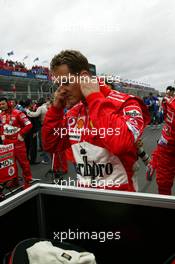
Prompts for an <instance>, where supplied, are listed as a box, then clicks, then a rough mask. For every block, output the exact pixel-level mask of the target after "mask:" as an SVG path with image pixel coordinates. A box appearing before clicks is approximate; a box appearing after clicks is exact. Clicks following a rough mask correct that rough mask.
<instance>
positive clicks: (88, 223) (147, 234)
mask: <svg viewBox="0 0 175 264" xmlns="http://www.w3.org/2000/svg"><path fill="white" fill-rule="evenodd" d="M174 209H175V197H168V196H160V195H150V194H139V193H128V192H116V191H101V190H98V191H97V190H92V189H89V190H87V189H81V188H73V187H67V188H64V189H61V188H59V187H58V186H56V185H55V186H53V185H46V184H36V185H35V186H33V187H31V188H29V189H28V190H25V191H23V192H21V193H20V194H17V195H14V197H12V198H9V199H7V200H6V201H4V202H2V203H1V205H0V226H1V235H0V258H1V260H2V259H3V256H4V254H5V253H7V252H9V251H11V250H12V249H13V247H14V246H15V245H16V244H17V243H18V242H20V241H22V240H24V239H26V238H31V237H38V238H47V239H51V240H53V239H54V240H55V241H60V240H62V241H63V242H70V243H71V242H72V243H73V244H76V245H77V246H81V247H83V248H85V249H86V250H87V251H90V252H92V253H94V255H95V256H96V258H97V262H98V264H107V263H110V264H113V263H114V264H116V263H119V264H120V263H121V264H125V263H126V264H127V263H134V264H137V263H138V264H140V263H145V264H146V263H156V264H159V263H160V264H163V263H164V262H165V261H166V259H168V257H169V256H171V255H172V254H173V253H174V252H175V246H174V243H172V241H174V237H175V228H174V223H175V211H174ZM111 259H113V262H111ZM0 263H2V261H1V262H0Z"/></svg>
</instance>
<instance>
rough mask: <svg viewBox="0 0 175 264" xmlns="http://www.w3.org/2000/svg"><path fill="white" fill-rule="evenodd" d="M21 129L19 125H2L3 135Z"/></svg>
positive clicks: (12, 133) (8, 134) (14, 132)
mask: <svg viewBox="0 0 175 264" xmlns="http://www.w3.org/2000/svg"><path fill="white" fill-rule="evenodd" d="M20 130H21V129H20V128H19V127H14V126H11V125H8V124H6V125H4V135H7V136H10V135H14V134H16V133H18V132H19V131H20Z"/></svg>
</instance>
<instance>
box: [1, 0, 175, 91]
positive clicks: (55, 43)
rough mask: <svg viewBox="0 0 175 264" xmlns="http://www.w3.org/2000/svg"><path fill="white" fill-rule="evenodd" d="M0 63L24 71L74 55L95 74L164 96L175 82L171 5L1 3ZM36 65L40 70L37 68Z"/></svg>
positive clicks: (159, 0) (151, 1)
mask: <svg viewBox="0 0 175 264" xmlns="http://www.w3.org/2000/svg"><path fill="white" fill-rule="evenodd" d="M0 10H1V16H0V23H1V27H0V57H3V58H5V59H6V58H7V52H9V51H11V50H13V51H14V52H15V55H14V56H12V57H11V58H12V59H15V60H19V61H22V60H23V58H24V56H26V55H28V56H29V58H28V59H27V60H25V63H26V65H27V66H30V65H32V62H33V59H34V58H36V57H39V59H40V61H39V63H40V64H42V65H48V64H47V63H46V64H43V63H42V62H43V61H44V60H47V61H48V62H50V60H51V58H52V57H53V55H55V54H56V53H58V52H59V51H60V50H62V49H67V48H69V49H77V50H80V51H81V52H82V53H84V54H85V55H86V56H87V57H88V59H89V61H90V62H91V63H94V64H96V67H97V72H98V73H109V74H111V73H113V74H116V75H120V76H121V77H123V78H127V79H130V80H136V81H141V82H146V83H149V84H151V86H153V87H155V88H157V89H159V90H164V88H165V87H166V86H167V85H173V84H174V80H175V67H174V65H175V52H174V49H175V34H174V32H175V21H174V19H175V18H174V14H175V1H174V0H132V1H131V0H108V1H107V0H89V1H83V0H74V1H71V0H42V1H41V0H30V1H24V0H0ZM39 63H38V64H39Z"/></svg>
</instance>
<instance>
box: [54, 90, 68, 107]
mask: <svg viewBox="0 0 175 264" xmlns="http://www.w3.org/2000/svg"><path fill="white" fill-rule="evenodd" d="M53 106H55V107H57V108H64V107H65V106H66V93H65V91H64V90H63V89H62V88H61V87H60V88H58V89H57V90H56V92H55V93H54V100H53Z"/></svg>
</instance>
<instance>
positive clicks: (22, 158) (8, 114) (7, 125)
mask: <svg viewBox="0 0 175 264" xmlns="http://www.w3.org/2000/svg"><path fill="white" fill-rule="evenodd" d="M0 109H1V111H2V112H1V114H0V120H1V135H0V136H1V139H2V142H3V144H11V143H13V144H14V150H15V152H14V154H15V158H16V160H17V161H18V162H19V164H20V166H21V168H22V173H23V178H24V188H28V187H29V186H30V184H31V181H32V173H31V170H30V164H29V161H28V159H27V154H26V147H25V143H24V137H25V134H27V133H28V132H29V131H30V130H31V128H32V124H31V122H30V121H29V119H28V118H27V117H26V115H25V114H24V113H23V112H21V111H19V110H17V109H13V108H12V106H11V103H10V102H8V100H7V98H5V97H1V98H0Z"/></svg>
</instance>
